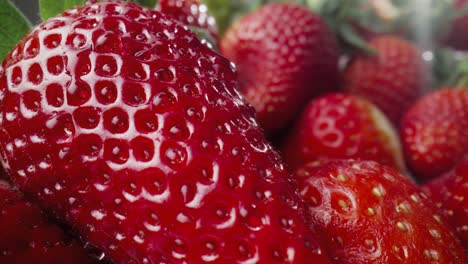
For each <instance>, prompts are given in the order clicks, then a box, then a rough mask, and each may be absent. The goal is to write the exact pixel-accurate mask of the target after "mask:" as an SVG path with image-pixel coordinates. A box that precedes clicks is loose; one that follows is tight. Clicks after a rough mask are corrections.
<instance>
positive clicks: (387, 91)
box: [343, 36, 426, 126]
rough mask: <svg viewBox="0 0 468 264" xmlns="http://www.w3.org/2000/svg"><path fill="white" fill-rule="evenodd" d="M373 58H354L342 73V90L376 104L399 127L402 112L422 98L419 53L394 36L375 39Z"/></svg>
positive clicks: (423, 79)
mask: <svg viewBox="0 0 468 264" xmlns="http://www.w3.org/2000/svg"><path fill="white" fill-rule="evenodd" d="M369 46H370V47H371V48H373V49H374V50H375V52H376V54H374V55H364V54H363V55H356V56H355V57H354V58H353V59H352V61H351V62H350V64H349V65H348V67H347V69H346V71H345V73H344V84H343V86H344V89H345V90H347V91H349V92H352V93H354V94H357V95H360V96H363V97H365V98H367V99H369V100H370V101H371V102H373V103H374V104H375V105H377V106H378V107H379V108H380V109H381V110H382V111H383V112H384V113H385V114H386V115H387V117H388V118H389V119H390V120H391V121H392V122H393V123H394V124H395V125H396V126H398V125H399V122H400V118H401V116H402V115H403V113H404V112H405V111H406V109H408V107H410V106H411V104H412V103H413V102H414V101H415V100H417V99H418V98H419V96H421V95H422V93H423V91H424V89H425V86H426V67H425V65H424V62H423V60H422V56H421V52H420V51H419V50H418V49H417V48H416V47H415V46H414V45H413V44H411V43H410V42H408V41H406V40H403V39H401V38H398V37H394V36H382V37H377V38H374V39H373V40H372V41H371V42H370V43H369Z"/></svg>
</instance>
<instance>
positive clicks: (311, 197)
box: [295, 160, 467, 264]
mask: <svg viewBox="0 0 468 264" xmlns="http://www.w3.org/2000/svg"><path fill="white" fill-rule="evenodd" d="M295 176H296V178H297V180H298V181H299V185H300V188H301V194H302V195H303V197H304V199H305V200H306V201H307V203H308V205H309V211H310V212H311V214H312V219H313V225H314V227H315V228H316V229H317V230H319V232H321V233H322V237H323V238H324V239H325V240H326V241H327V242H326V244H327V247H328V248H327V250H328V252H329V254H330V255H331V257H332V258H333V259H334V260H335V261H336V262H335V263H350V264H351V263H406V264H409V263H414V264H422V263H441V264H442V263H452V264H453V263H460V264H462V263H467V262H466V261H467V260H466V257H465V255H464V252H463V248H462V246H461V244H460V242H459V241H458V239H457V238H456V237H455V235H454V233H453V232H452V231H451V229H450V228H449V227H448V226H447V225H446V224H445V222H444V221H442V220H441V217H440V216H438V215H437V214H436V213H435V208H434V207H432V204H431V203H430V202H429V201H428V200H427V196H425V195H424V194H423V193H421V192H420V191H419V189H418V187H417V186H416V185H414V184H413V183H412V182H410V181H409V180H408V179H407V178H406V177H404V176H402V175H401V174H399V173H398V172H397V171H395V170H394V169H391V168H389V167H385V166H382V165H380V164H378V163H376V162H371V161H361V162H359V161H353V160H329V161H322V162H316V163H310V164H308V165H306V166H304V167H303V168H301V169H299V170H298V171H297V172H296V174H295Z"/></svg>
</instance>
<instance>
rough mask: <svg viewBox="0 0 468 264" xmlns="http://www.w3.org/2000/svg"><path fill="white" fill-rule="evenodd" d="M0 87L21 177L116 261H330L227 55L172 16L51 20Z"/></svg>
mask: <svg viewBox="0 0 468 264" xmlns="http://www.w3.org/2000/svg"><path fill="white" fill-rule="evenodd" d="M0 92H1V97H0V100H1V105H2V107H1V109H0V113H1V115H0V123H1V129H0V142H1V147H2V151H1V154H2V159H3V160H4V162H5V165H6V168H7V170H8V171H9V173H10V174H11V177H12V179H13V181H14V182H15V184H17V185H18V186H20V189H21V190H23V191H24V192H26V193H27V194H28V195H30V196H31V197H33V199H34V201H35V202H38V203H39V204H41V205H42V206H43V207H44V208H47V209H48V210H49V211H52V212H54V213H55V214H57V215H58V216H60V217H61V218H62V219H64V220H65V221H67V222H68V223H70V224H71V225H72V227H73V228H74V230H75V231H77V232H78V233H79V234H81V235H82V237H83V239H85V240H87V241H89V242H90V243H92V244H94V245H96V246H97V247H99V248H100V249H102V250H103V251H105V253H106V254H107V255H108V256H109V257H110V259H112V260H113V261H115V262H116V263H166V262H188V263H200V262H213V261H215V262H218V263H234V262H239V263H240V262H243V263H253V262H259V263H260V262H261V263H284V262H288V263H305V262H307V261H311V260H314V261H316V262H315V263H322V262H323V263H327V258H326V257H325V256H323V254H324V253H323V251H322V250H321V248H320V245H319V244H318V243H317V242H316V238H315V237H314V235H313V234H312V233H311V232H309V231H308V228H307V226H306V222H305V219H304V216H303V210H302V204H301V202H300V201H299V199H298V197H297V196H296V193H295V192H294V188H292V187H291V184H290V182H289V178H288V176H287V173H286V172H285V170H284V168H283V167H282V165H281V163H280V162H279V157H278V156H277V154H276V153H274V152H273V151H272V149H271V147H270V146H269V145H268V144H267V143H266V141H265V139H264V136H263V135H262V132H261V130H260V129H259V128H258V126H257V124H256V122H255V120H254V118H253V116H254V115H253V109H251V108H250V107H248V106H246V105H245V104H244V102H243V101H242V99H241V98H240V96H239V95H238V93H237V91H236V80H235V73H234V71H233V69H232V67H231V65H230V62H229V61H227V60H226V59H224V58H223V57H221V56H219V55H218V54H216V53H215V52H213V51H212V50H210V49H208V48H207V47H205V46H204V45H202V44H201V43H200V42H199V41H198V40H197V39H196V38H195V36H194V35H193V34H192V33H190V32H189V31H187V30H185V29H184V28H183V27H182V26H181V25H180V24H178V23H176V22H174V21H172V20H170V19H167V18H166V17H165V16H163V15H162V14H160V13H158V12H156V11H150V10H148V9H144V8H141V7H138V6H136V5H134V4H127V3H99V4H92V5H87V6H85V7H82V8H79V9H73V10H70V11H68V12H67V13H65V14H64V15H63V16H59V17H56V18H54V19H51V20H49V21H47V22H45V23H44V24H42V25H40V26H39V27H37V28H36V29H35V30H34V31H32V32H31V33H30V34H29V35H28V36H27V37H26V38H25V39H24V40H23V41H22V42H21V43H20V44H19V45H18V46H17V48H15V49H14V50H13V52H12V53H11V54H10V55H9V56H8V58H7V59H6V60H5V62H4V64H3V65H2V67H1V68H0ZM272 237H274V238H275V239H272Z"/></svg>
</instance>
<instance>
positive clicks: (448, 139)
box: [400, 88, 468, 181]
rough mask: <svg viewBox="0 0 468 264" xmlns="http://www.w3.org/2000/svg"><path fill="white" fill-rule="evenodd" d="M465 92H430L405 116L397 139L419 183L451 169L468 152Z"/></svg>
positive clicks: (447, 89)
mask: <svg viewBox="0 0 468 264" xmlns="http://www.w3.org/2000/svg"><path fill="white" fill-rule="evenodd" d="M467 116H468V91H466V90H464V89H455V88H454V89H451V88H443V89H440V90H438V91H435V92H432V93H430V94H428V95H426V96H425V97H423V98H422V99H420V100H419V101H418V102H417V103H416V104H414V105H413V106H412V107H411V109H409V111H408V112H407V113H406V114H405V116H404V118H403V120H402V124H401V131H400V133H401V140H402V144H403V150H404V153H405V156H406V161H407V163H408V165H409V167H410V169H412V170H413V172H414V173H415V176H416V177H418V178H419V179H420V180H421V181H426V180H428V179H431V178H433V177H437V176H439V175H441V174H442V173H444V172H447V171H449V170H451V169H452V167H453V166H455V164H456V163H457V162H458V161H459V160H460V159H461V158H462V157H463V155H464V154H465V153H467V152H468V119H467Z"/></svg>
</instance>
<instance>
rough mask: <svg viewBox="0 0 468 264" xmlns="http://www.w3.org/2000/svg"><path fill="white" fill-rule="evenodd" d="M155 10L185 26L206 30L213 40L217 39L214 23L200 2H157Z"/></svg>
mask: <svg viewBox="0 0 468 264" xmlns="http://www.w3.org/2000/svg"><path fill="white" fill-rule="evenodd" d="M156 10H158V11H161V12H162V13H164V14H166V15H167V16H170V17H172V18H174V19H175V20H178V21H180V22H182V23H184V24H186V25H189V26H193V27H195V28H198V29H201V30H206V31H207V32H208V33H209V34H210V35H211V37H212V38H213V40H217V39H218V28H217V26H216V21H215V19H214V17H212V16H210V15H209V14H208V8H207V6H206V5H205V4H203V3H200V0H159V2H158V5H157V7H156Z"/></svg>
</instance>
